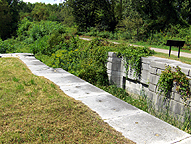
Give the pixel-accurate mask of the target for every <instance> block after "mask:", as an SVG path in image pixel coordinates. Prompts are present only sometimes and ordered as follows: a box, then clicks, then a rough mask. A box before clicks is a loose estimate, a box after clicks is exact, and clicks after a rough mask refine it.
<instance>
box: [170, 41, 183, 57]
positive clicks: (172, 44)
mask: <svg viewBox="0 0 191 144" xmlns="http://www.w3.org/2000/svg"><path fill="white" fill-rule="evenodd" d="M184 43H185V41H177V40H167V43H166V46H170V49H169V57H170V53H171V46H177V47H179V50H178V58H179V56H180V48H181V47H183V46H184Z"/></svg>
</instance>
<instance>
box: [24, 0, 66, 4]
mask: <svg viewBox="0 0 191 144" xmlns="http://www.w3.org/2000/svg"><path fill="white" fill-rule="evenodd" d="M23 1H24V2H30V3H35V2H42V3H46V4H48V3H50V4H54V3H57V4H59V3H62V2H63V0H23Z"/></svg>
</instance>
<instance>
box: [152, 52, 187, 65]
mask: <svg viewBox="0 0 191 144" xmlns="http://www.w3.org/2000/svg"><path fill="white" fill-rule="evenodd" d="M154 56H156V57H161V58H166V59H171V60H176V61H180V62H182V63H187V64H191V58H185V57H180V58H178V57H177V56H175V55H170V57H169V55H168V54H164V53H159V52H155V54H154Z"/></svg>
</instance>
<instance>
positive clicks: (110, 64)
mask: <svg viewBox="0 0 191 144" xmlns="http://www.w3.org/2000/svg"><path fill="white" fill-rule="evenodd" d="M107 69H108V70H111V69H112V63H111V62H107Z"/></svg>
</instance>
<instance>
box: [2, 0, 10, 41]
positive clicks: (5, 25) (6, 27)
mask: <svg viewBox="0 0 191 144" xmlns="http://www.w3.org/2000/svg"><path fill="white" fill-rule="evenodd" d="M10 24H11V14H10V9H9V5H8V3H7V1H6V0H0V27H1V28H0V38H1V39H3V40H4V39H6V38H7V37H8V36H9V34H10V32H11V31H10Z"/></svg>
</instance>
